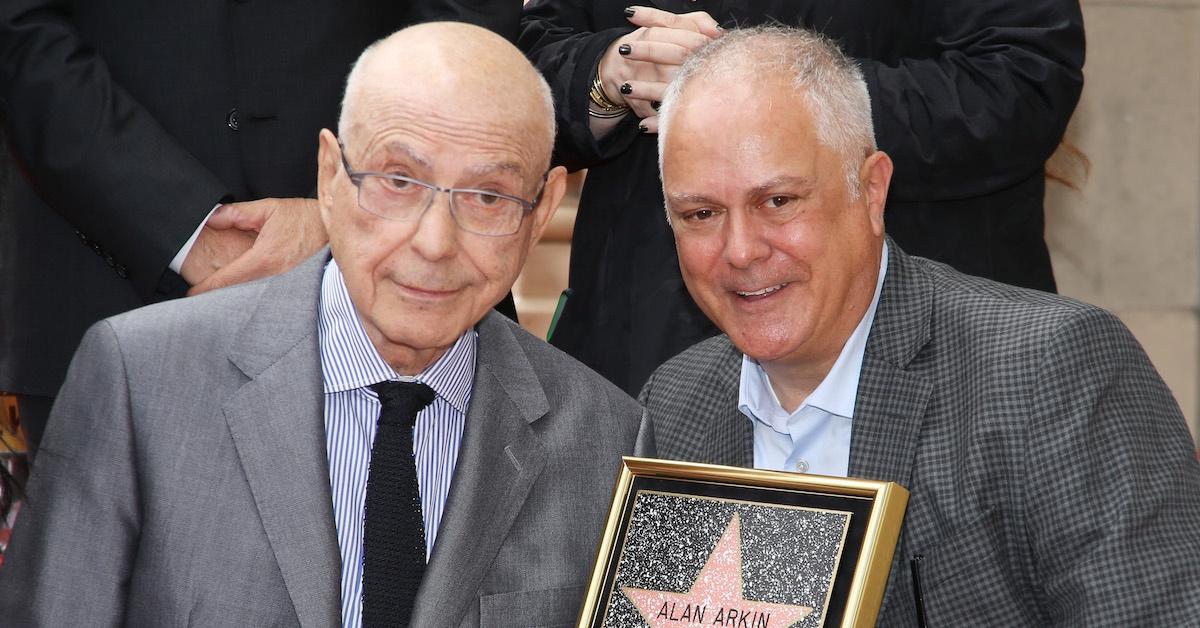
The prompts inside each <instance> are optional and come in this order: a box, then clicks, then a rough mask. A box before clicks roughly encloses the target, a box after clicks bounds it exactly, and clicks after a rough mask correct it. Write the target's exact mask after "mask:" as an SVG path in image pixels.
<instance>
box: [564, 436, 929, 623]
mask: <svg viewBox="0 0 1200 628" xmlns="http://www.w3.org/2000/svg"><path fill="white" fill-rule="evenodd" d="M907 504H908V491H906V490H905V489H904V488H903V487H901V486H900V485H898V484H895V483H893V482H875V481H870V480H856V479H847V478H834V477H827V476H820V475H803V474H798V473H783V472H779V471H764V470H760V469H746V468H741V467H723V466H717V465H708V464H698V463H689V462H673V461H666V460H651V459H646V458H631V457H626V458H625V459H624V465H623V467H622V469H621V475H620V478H619V479H618V480H617V487H616V490H615V494H614V496H613V505H612V509H611V510H610V511H609V517H608V523H607V525H606V527H605V532H604V536H603V538H602V539H601V541H600V548H599V552H598V557H597V560H596V567H595V569H594V571H593V572H592V579H591V582H590V583H589V585H588V591H587V597H586V599H585V600H584V603H583V609H582V611H581V612H580V617H579V628H617V627H620V628H636V627H650V628H683V627H684V626H726V627H730V626H733V627H736V628H818V627H835V626H836V627H850V626H871V625H874V624H875V618H876V615H878V613H879V606H880V604H881V603H882V601H883V591H884V587H885V586H886V585H887V578H888V572H889V570H890V569H891V566H892V554H893V552H894V551H895V548H896V539H897V537H899V535H900V526H901V523H902V521H903V518H904V508H905V506H906V505H907Z"/></svg>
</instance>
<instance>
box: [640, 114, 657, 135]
mask: <svg viewBox="0 0 1200 628" xmlns="http://www.w3.org/2000/svg"><path fill="white" fill-rule="evenodd" d="M638 130H640V131H641V132H642V133H645V134H647V135H654V134H655V133H658V116H657V115H653V116H647V117H645V118H642V121H641V122H640V123H638Z"/></svg>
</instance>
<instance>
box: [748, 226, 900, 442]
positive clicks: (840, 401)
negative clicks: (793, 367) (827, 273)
mask: <svg viewBox="0 0 1200 628" xmlns="http://www.w3.org/2000/svg"><path fill="white" fill-rule="evenodd" d="M887 265H888V245H887V242H886V241H885V242H884V243H883V254H882V255H881V256H880V260H879V277H878V278H877V279H876V280H875V294H874V295H873V296H872V297H871V305H870V306H868V307H867V311H866V312H864V313H863V317H862V320H860V321H859V322H858V326H857V327H855V328H854V332H853V333H851V334H850V337H849V338H848V339H847V340H846V344H845V345H843V346H842V351H841V353H839V354H838V357H837V360H836V361H835V362H834V363H833V367H832V368H830V369H829V373H827V374H826V375H825V378H824V379H822V380H821V383H820V384H818V385H817V387H816V388H815V389H814V390H813V391H812V392H811V393H809V395H808V397H807V398H806V399H805V400H804V401H803V403H801V404H800V407H799V408H797V409H796V411H795V412H793V413H790V414H789V413H788V412H787V411H785V410H784V409H783V406H782V405H781V404H780V403H779V399H778V397H776V396H775V390H774V389H773V388H772V387H771V382H770V379H769V378H768V377H767V372H766V371H765V370H763V368H762V365H760V364H759V363H758V362H755V361H754V360H752V359H751V358H750V357H748V356H745V355H743V356H742V374H741V381H740V383H739V386H738V409H739V410H740V411H741V412H742V413H743V414H745V415H747V416H749V417H750V418H752V419H755V420H758V421H761V422H763V423H767V424H768V425H770V426H771V427H772V428H773V429H775V430H776V431H779V432H784V433H786V432H788V429H787V426H788V424H789V423H790V422H791V421H792V420H794V418H795V417H798V416H799V415H800V413H801V411H803V410H804V409H805V408H806V407H813V408H817V409H819V410H822V411H824V412H828V413H829V414H832V415H835V416H839V417H843V418H847V419H853V418H854V403H855V401H856V399H857V397H858V379H859V375H860V374H861V373H862V361H863V356H864V355H865V353H866V348H867V336H868V335H870V333H871V325H872V324H873V323H874V322H875V310H876V308H877V307H878V306H879V294H880V293H881V292H882V291H883V279H884V276H885V275H886V274H887Z"/></svg>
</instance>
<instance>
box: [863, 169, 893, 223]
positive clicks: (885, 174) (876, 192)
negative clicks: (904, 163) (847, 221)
mask: <svg viewBox="0 0 1200 628" xmlns="http://www.w3.org/2000/svg"><path fill="white" fill-rule="evenodd" d="M892 170H893V165H892V158H891V157H888V155H887V153H885V152H883V151H879V150H877V151H875V152H874V153H871V154H870V155H869V156H868V157H867V160H866V161H864V162H863V165H862V168H861V169H860V170H859V172H858V180H859V181H860V182H861V183H862V193H863V194H864V195H865V196H866V201H867V215H868V216H869V217H870V219H871V231H872V232H874V233H875V236H876V237H880V238H882V237H883V208H884V205H886V204H887V195H888V186H890V185H891V182H892Z"/></svg>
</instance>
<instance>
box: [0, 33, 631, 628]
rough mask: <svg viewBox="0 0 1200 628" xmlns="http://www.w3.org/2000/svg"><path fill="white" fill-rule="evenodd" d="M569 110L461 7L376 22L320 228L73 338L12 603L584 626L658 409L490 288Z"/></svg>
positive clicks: (160, 618) (58, 610)
mask: <svg viewBox="0 0 1200 628" xmlns="http://www.w3.org/2000/svg"><path fill="white" fill-rule="evenodd" d="M552 107H553V105H552V103H551V102H550V98H549V90H548V88H547V86H546V85H545V83H544V81H543V80H542V79H541V76H540V75H539V74H538V73H537V72H536V70H534V69H533V67H532V66H530V65H529V63H528V62H527V61H526V60H525V59H524V57H522V56H521V54H520V52H518V51H517V49H516V48H514V47H513V46H512V45H511V44H509V43H508V42H506V41H504V40H503V39H502V38H500V37H499V36H497V35H495V34H492V33H490V32H488V31H486V30H484V29H481V28H479V27H475V26H469V25H465V24H453V23H431V24H425V25H421V26H416V27H412V28H409V29H406V30H403V31H400V32H399V33H397V34H395V35H392V36H391V37H389V38H387V39H385V40H383V41H381V42H379V43H377V44H375V45H373V46H372V47H371V48H369V49H368V50H367V51H366V52H364V53H363V55H362V56H361V57H360V59H359V61H358V63H357V65H356V66H355V69H354V70H353V72H352V73H351V77H350V78H349V80H348V83H347V87H346V95H345V102H344V106H343V112H342V117H341V120H340V124H339V136H340V137H335V136H334V135H333V133H331V132H330V131H328V130H323V131H321V133H320V138H319V157H318V181H317V188H318V202H319V204H320V211H321V217H322V220H323V223H324V226H325V228H326V231H327V232H328V234H329V249H328V250H327V251H324V252H322V253H321V254H319V255H317V256H316V257H313V258H311V259H309V260H308V261H307V262H304V263H302V264H301V265H300V266H299V267H297V268H296V269H295V270H293V271H291V272H289V273H286V274H283V275H279V276H277V277H273V278H269V279H266V280H262V281H259V282H255V283H251V284H246V285H242V286H237V287H233V288H228V289H224V290H218V291H216V292H213V293H211V294H207V295H203V296H200V297H196V298H194V299H187V300H184V301H178V302H171V303H164V304H159V305H155V306H151V307H148V308H144V309H141V310H137V311H134V312H132V313H129V314H125V315H121V316H117V317H114V318H110V319H107V320H105V321H102V322H101V323H99V324H97V325H96V326H95V327H93V328H92V329H91V331H90V332H89V333H88V335H87V336H86V337H85V339H84V341H83V344H82V346H81V347H80V349H79V351H78V353H77V354H76V356H75V360H74V362H73V365H72V367H71V370H70V374H69V376H68V378H67V383H66V385H65V386H64V387H63V391H62V394H61V396H60V397H59V400H58V402H57V404H56V406H55V409H54V420H53V421H51V422H50V429H49V431H48V432H47V434H46V439H45V444H44V447H43V450H42V453H41V455H40V457H39V460H38V465H37V467H36V470H35V471H34V474H33V478H32V480H31V486H30V495H29V501H28V504H27V506H26V508H25V510H24V511H23V512H22V516H21V518H20V520H19V521H18V522H17V528H16V530H15V534H14V538H13V542H12V545H11V547H10V550H9V553H8V555H7V556H6V563H5V566H4V569H3V571H0V617H2V618H3V620H2V621H3V623H4V625H5V626H89V625H104V626H107V625H117V624H125V625H133V626H162V625H185V624H186V625H199V626H313V627H317V626H322V627H323V626H332V625H343V626H360V625H365V626H368V627H370V626H406V625H410V624H411V625H414V626H498V625H523V626H524V625H559V624H566V623H569V622H572V621H574V619H575V616H576V614H577V612H578V606H579V604H580V602H581V601H582V597H583V585H584V584H585V583H586V579H587V577H588V575H589V572H590V568H591V565H592V561H593V558H594V556H595V553H594V552H595V544H596V541H597V539H598V537H599V532H600V529H601V527H602V525H603V521H604V519H605V514H606V512H607V507H608V502H609V497H610V495H611V489H612V482H613V478H614V476H615V474H616V470H617V468H618V465H619V461H620V456H621V455H622V454H625V453H634V452H635V450H636V451H637V452H638V453H642V454H652V453H653V449H652V441H651V438H650V435H649V432H648V431H644V430H643V428H644V426H645V425H646V424H645V421H644V419H643V412H642V410H641V408H640V407H638V405H637V404H636V403H635V402H634V401H633V400H632V399H630V398H629V397H628V396H626V395H625V394H624V393H622V392H621V391H620V390H619V389H617V388H616V387H614V386H612V385H610V384H608V382H606V381H605V380H603V379H602V378H600V377H599V376H598V375H596V374H594V373H592V372H591V371H589V370H587V369H586V368H585V367H583V366H582V365H580V364H579V363H577V362H575V361H574V360H572V359H570V358H569V357H567V356H565V355H564V354H562V353H560V352H558V351H557V350H556V349H553V348H551V347H550V346H549V345H547V344H545V343H544V342H542V341H540V340H538V339H536V338H534V337H533V336H531V335H529V334H527V333H525V332H524V331H523V330H521V329H520V328H519V327H517V326H516V325H515V324H514V323H512V322H511V321H509V320H508V319H506V318H504V317H503V316H500V315H498V314H495V313H491V308H492V306H493V305H495V304H496V302H497V301H499V300H500V299H501V298H502V297H503V296H504V295H505V294H506V293H507V291H508V290H509V288H510V286H511V285H512V283H513V281H514V280H515V278H516V276H517V273H518V272H519V270H520V268H521V265H522V263H523V262H524V260H525V257H526V254H527V253H528V251H529V248H530V247H531V246H532V245H533V243H534V241H535V240H536V239H537V237H538V236H539V235H540V234H541V232H542V230H543V229H544V228H545V227H546V225H547V223H548V221H549V219H550V217H551V215H552V214H553V213H554V210H555V209H556V207H557V205H558V203H559V201H560V200H561V199H562V196H563V193H564V190H565V179H564V177H565V170H564V169H563V168H561V167H560V168H553V169H549V161H550V150H551V145H552V143H553V138H554V123H553V108H552Z"/></svg>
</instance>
